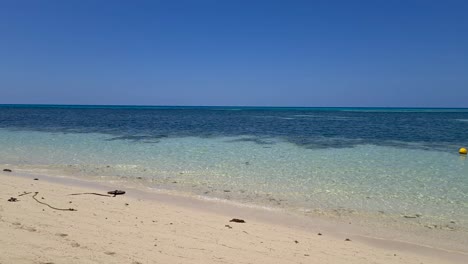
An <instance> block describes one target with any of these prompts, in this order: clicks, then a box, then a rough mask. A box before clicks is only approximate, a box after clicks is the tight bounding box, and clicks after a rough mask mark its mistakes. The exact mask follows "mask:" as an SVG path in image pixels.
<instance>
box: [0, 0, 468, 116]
mask: <svg viewBox="0 0 468 264" xmlns="http://www.w3.org/2000/svg"><path fill="white" fill-rule="evenodd" d="M0 103H40V104H49V103H51V104H138V105H257V106H395V107H405V106H412V107H468V1H429V0H425V1H422V0H421V1H416V0H414V1H409V0H408V1H397V0H395V1H384V0H374V1H359V0H356V1H333V0H331V1H312V0H310V1H294V0H291V1H286V0H284V1H275V0H268V1H266V0H265V1H254V0H251V1H241V0H238V1H234V0H225V1H224V0H223V1H221V0H219V1H214V0H213V1H203V0H197V1H195V0H194V1H178V0H173V1H156V0H154V1H91V0H90V1H86V0H80V1H73V0H67V1H59V0H57V1H48V0H42V1H35V0H30V1H27V0H5V1H0Z"/></svg>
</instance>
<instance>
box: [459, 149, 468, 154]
mask: <svg viewBox="0 0 468 264" xmlns="http://www.w3.org/2000/svg"><path fill="white" fill-rule="evenodd" d="M467 152H468V151H467V150H466V148H461V149H460V150H459V151H458V153H460V154H462V155H466V153H467Z"/></svg>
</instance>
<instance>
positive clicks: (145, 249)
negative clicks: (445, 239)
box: [0, 173, 468, 264]
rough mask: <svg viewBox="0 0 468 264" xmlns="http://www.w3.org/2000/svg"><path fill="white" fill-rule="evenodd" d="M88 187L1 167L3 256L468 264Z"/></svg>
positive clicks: (131, 263) (7, 259)
mask: <svg viewBox="0 0 468 264" xmlns="http://www.w3.org/2000/svg"><path fill="white" fill-rule="evenodd" d="M25 192H26V193H29V192H30V193H29V194H24V193H25ZM35 192H38V194H37V195H36V196H35V198H36V199H37V201H36V200H35V199H34V198H33V195H34V194H35ZM89 192H96V193H105V191H103V190H102V189H99V188H97V189H93V188H91V187H83V186H76V185H67V184H61V183H52V182H50V181H46V180H44V179H39V180H33V178H28V177H17V176H13V175H12V174H11V173H0V248H1V251H2V253H1V254H0V263H1V264H8V263H54V264H58V263H127V264H136V263H145V264H146V263H347V264H349V263H418V264H420V263H468V256H466V255H460V254H456V255H453V256H450V255H448V254H438V252H437V251H434V252H432V253H433V254H430V253H431V250H430V249H426V250H423V251H421V250H419V251H418V250H415V251H411V250H407V249H406V250H403V248H404V247H401V248H402V250H399V249H398V247H385V246H382V245H380V243H375V245H373V244H372V242H371V243H369V242H367V243H365V242H362V241H358V240H355V239H354V238H353V237H347V236H346V235H345V234H343V233H341V234H339V233H337V234H333V235H332V234H329V233H327V232H323V230H309V231H307V230H303V229H299V228H292V227H288V226H285V225H280V224H274V223H272V222H268V221H261V220H259V219H252V218H249V217H245V215H243V214H242V213H240V214H234V213H225V214H222V213H216V212H213V211H211V212H210V211H209V210H200V209H199V208H196V207H191V206H182V205H177V204H171V203H167V202H164V201H158V200H155V199H145V198H144V197H145V196H141V195H132V193H131V191H130V192H128V193H127V194H125V195H123V196H117V197H105V196H97V195H70V194H73V193H89ZM23 194H24V195H23ZM11 197H14V198H17V199H18V201H16V202H9V201H8V199H10V198H11ZM38 201H39V202H42V203H45V204H42V203H39V202H38ZM46 204H48V205H51V206H53V207H56V208H61V209H67V208H72V209H74V210H76V211H62V210H56V209H52V208H50V207H48V206H47V205H46ZM232 218H242V219H244V220H245V221H246V223H233V222H229V220H231V219H232ZM319 232H322V234H321V235H319V234H318V233H319ZM347 238H350V239H351V241H346V239H347ZM447 256H449V257H447Z"/></svg>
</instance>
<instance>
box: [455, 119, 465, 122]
mask: <svg viewBox="0 0 468 264" xmlns="http://www.w3.org/2000/svg"><path fill="white" fill-rule="evenodd" d="M455 120H456V121H458V122H468V119H455Z"/></svg>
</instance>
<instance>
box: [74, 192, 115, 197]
mask: <svg viewBox="0 0 468 264" xmlns="http://www.w3.org/2000/svg"><path fill="white" fill-rule="evenodd" d="M83 194H92V195H99V196H107V197H112V196H111V195H108V194H102V193H72V194H69V195H83Z"/></svg>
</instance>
